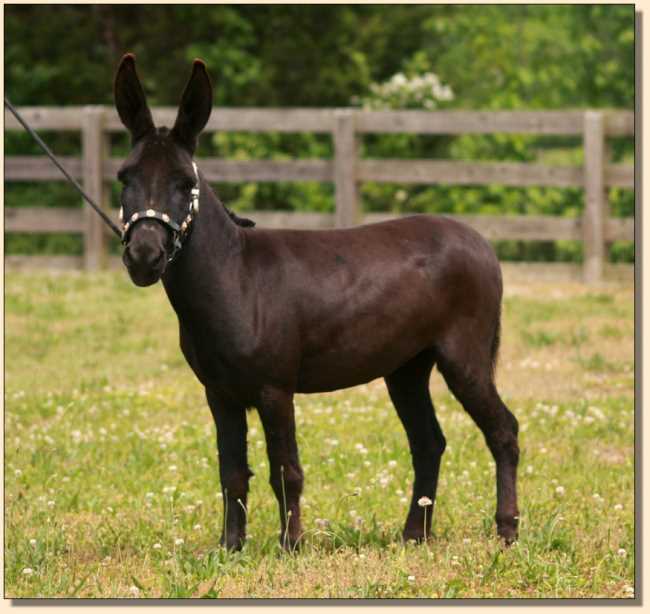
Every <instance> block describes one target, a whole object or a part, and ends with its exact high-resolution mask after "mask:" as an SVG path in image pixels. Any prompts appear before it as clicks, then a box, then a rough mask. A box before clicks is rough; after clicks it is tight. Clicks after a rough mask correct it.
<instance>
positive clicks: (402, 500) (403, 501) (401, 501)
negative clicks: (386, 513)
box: [399, 497, 409, 503]
mask: <svg viewBox="0 0 650 614" xmlns="http://www.w3.org/2000/svg"><path fill="white" fill-rule="evenodd" d="M399 502H400V503H408V502H409V500H408V499H407V498H406V497H402V498H401V499H400V500H399Z"/></svg>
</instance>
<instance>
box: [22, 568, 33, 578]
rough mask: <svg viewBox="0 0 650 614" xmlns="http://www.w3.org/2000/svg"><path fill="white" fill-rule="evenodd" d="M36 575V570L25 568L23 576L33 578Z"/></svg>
mask: <svg viewBox="0 0 650 614" xmlns="http://www.w3.org/2000/svg"><path fill="white" fill-rule="evenodd" d="M33 573H34V570H33V569H32V568H31V567H25V569H23V576H31V575H32V574H33Z"/></svg>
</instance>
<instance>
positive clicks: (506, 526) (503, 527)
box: [497, 516, 519, 546]
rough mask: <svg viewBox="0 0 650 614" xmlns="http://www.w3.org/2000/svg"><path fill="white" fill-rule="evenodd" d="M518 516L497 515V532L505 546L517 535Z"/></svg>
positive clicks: (513, 540)
mask: <svg viewBox="0 0 650 614" xmlns="http://www.w3.org/2000/svg"><path fill="white" fill-rule="evenodd" d="M518 528H519V518H518V517H517V516H506V517H505V518H504V517H497V534H498V535H499V537H500V538H501V539H502V540H503V543H504V544H505V545H506V546H510V545H512V544H513V542H516V541H517V537H518V536H519V531H518Z"/></svg>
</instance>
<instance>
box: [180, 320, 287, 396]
mask: <svg viewBox="0 0 650 614" xmlns="http://www.w3.org/2000/svg"><path fill="white" fill-rule="evenodd" d="M180 345H181V350H182V352H183V355H184V356H185V359H186V360H187V362H188V364H189V366H190V367H191V369H192V371H193V372H194V373H195V375H196V377H197V378H198V379H199V381H200V382H201V383H202V384H203V385H204V386H205V387H206V388H214V389H218V390H220V391H222V392H224V393H227V394H228V396H230V397H231V398H233V399H236V400H238V401H240V402H241V403H243V404H249V405H255V404H256V402H257V399H258V397H259V393H260V391H261V390H262V388H264V386H266V385H268V384H269V382H270V381H274V382H278V383H279V382H283V383H284V381H285V380H287V379H290V378H291V375H289V370H288V369H285V368H283V366H286V365H287V364H288V362H287V361H278V360H276V359H274V358H273V353H272V352H271V351H265V350H264V348H262V347H260V346H259V345H258V344H257V343H256V338H255V337H254V336H253V335H252V334H250V333H246V332H241V333H240V334H238V335H233V334H232V333H231V334H219V333H217V332H215V331H209V330H198V331H197V330H195V331H189V330H187V328H185V327H183V325H182V324H181V330H180Z"/></svg>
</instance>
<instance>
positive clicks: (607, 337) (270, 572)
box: [5, 272, 635, 598]
mask: <svg viewBox="0 0 650 614" xmlns="http://www.w3.org/2000/svg"><path fill="white" fill-rule="evenodd" d="M5 282H6V283H5V293H6V294H5V299H6V324H5V326H6V355H5V365H6V373H5V463H6V465H5V501H6V507H5V593H6V596H7V597H65V596H76V597H133V596H139V597H208V598H214V597H294V598H295V597H341V598H345V597H365V598H372V597H436V598H438V597H448V598H460V597H631V596H633V586H634V548H635V544H634V514H633V507H634V496H633V495H634V493H633V479H634V475H633V465H634V457H633V445H634V424H633V411H634V399H633V383H634V379H633V372H634V362H633V340H634V329H633V293H632V289H631V288H620V287H612V288H605V289H602V290H599V291H598V292H597V293H594V292H589V291H587V290H585V289H584V288H581V287H580V286H557V285H554V286H540V285H534V284H531V285H530V286H527V287H525V288H518V287H515V286H513V287H511V286H510V285H508V284H506V300H505V306H504V319H503V341H502V349H501V355H500V367H499V372H498V373H499V375H498V384H499V388H500V390H501V391H502V396H503V397H504V399H505V400H506V403H507V404H508V405H509V406H510V408H511V409H512V411H513V412H514V413H515V415H516V416H517V417H518V419H519V422H520V428H521V433H520V447H521V461H520V479H519V498H520V509H521V530H520V539H519V541H518V542H517V543H516V544H515V545H514V546H513V547H511V548H509V549H503V548H502V547H501V545H500V543H499V542H498V540H497V539H496V537H495V525H494V520H493V516H494V506H495V486H494V463H493V461H492V458H491V456H490V454H489V452H488V450H487V449H486V446H485V443H484V441H483V438H482V436H481V434H480V433H479V431H478V429H477V428H476V427H475V426H474V424H473V423H472V422H471V421H470V419H469V418H468V417H467V415H466V414H465V413H464V411H463V410H462V408H460V406H459V405H458V403H457V402H456V401H455V400H454V399H453V397H451V396H450V394H449V393H448V391H447V390H446V388H445V386H444V384H443V383H442V382H441V378H440V377H439V375H438V374H437V373H434V375H433V377H432V382H431V383H432V393H433V397H434V401H435V404H436V409H437V413H438V416H439V419H440V422H441V425H442V427H443V429H444V431H445V435H446V437H447V441H448V449H447V452H446V453H445V456H444V457H443V464H442V469H441V478H440V486H439V492H438V499H437V502H436V509H435V513H434V523H433V529H432V533H433V536H432V539H431V540H430V541H429V543H427V544H426V545H422V546H415V545H412V544H407V545H404V544H402V543H401V542H400V540H399V534H400V531H401V528H402V523H403V522H404V519H405V514H406V508H407V505H406V499H407V498H408V497H409V496H410V488H411V465H410V456H409V453H408V447H407V444H406V437H405V435H404V432H403V430H402V427H401V425H400V423H399V420H398V419H397V416H396V414H395V412H394V410H393V408H392V406H391V405H390V402H389V400H388V397H387V394H386V391H385V388H384V386H383V383H382V382H380V381H378V382H373V383H371V384H369V385H367V386H362V387H358V388H354V389H350V390H346V391H340V392H336V393H332V394H327V395H310V396H302V395H300V396H297V398H296V412H297V424H298V443H299V446H300V453H301V459H302V462H303V468H304V471H305V476H306V482H305V491H304V500H303V506H302V508H303V526H304V529H305V531H306V533H305V536H304V541H303V547H302V550H301V552H300V553H298V554H297V555H293V556H292V555H287V554H285V553H283V552H282V551H281V549H280V548H279V543H278V531H279V519H278V510H277V504H276V502H275V500H274V498H273V496H272V493H271V489H270V486H269V484H268V472H269V469H268V461H267V459H266V453H265V446H264V443H263V441H264V438H263V433H262V428H261V425H260V421H259V418H258V416H257V414H256V413H255V412H251V413H250V414H249V456H250V465H251V468H252V469H253V471H254V472H255V474H256V475H255V477H254V478H253V479H252V481H251V493H250V497H249V539H248V541H247V544H246V546H245V548H244V549H243V551H242V552H240V553H234V554H232V553H227V552H225V551H224V550H223V549H221V548H219V546H218V538H219V534H220V526H221V522H222V508H221V497H220V494H219V490H220V489H219V483H218V469H217V459H216V451H215V445H214V444H215V431H214V426H213V424H212V420H211V417H210V413H209V411H208V409H207V406H206V403H205V400H204V394H203V390H202V389H201V387H200V385H199V383H198V382H197V381H196V379H195V378H194V377H193V376H192V374H191V372H190V370H189V368H188V367H187V365H186V364H185V362H184V360H183V358H182V356H181V353H180V350H179V348H178V340H177V323H176V318H175V315H174V314H173V312H172V309H171V307H170V306H169V305H168V303H167V300H166V298H165V296H164V293H163V291H162V288H161V287H160V286H156V287H153V288H149V289H145V290H142V289H137V288H135V287H133V286H132V285H131V284H130V282H128V280H127V279H126V276H125V274H124V273H121V272H120V273H104V274H98V275H93V276H88V275H83V274H71V273H68V274H59V275H48V274H33V273H32V274H28V273H22V274H18V273H8V274H7V276H6V279H5ZM592 344H593V345H592ZM358 444H361V445H358ZM26 570H31V573H29V572H26Z"/></svg>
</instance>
